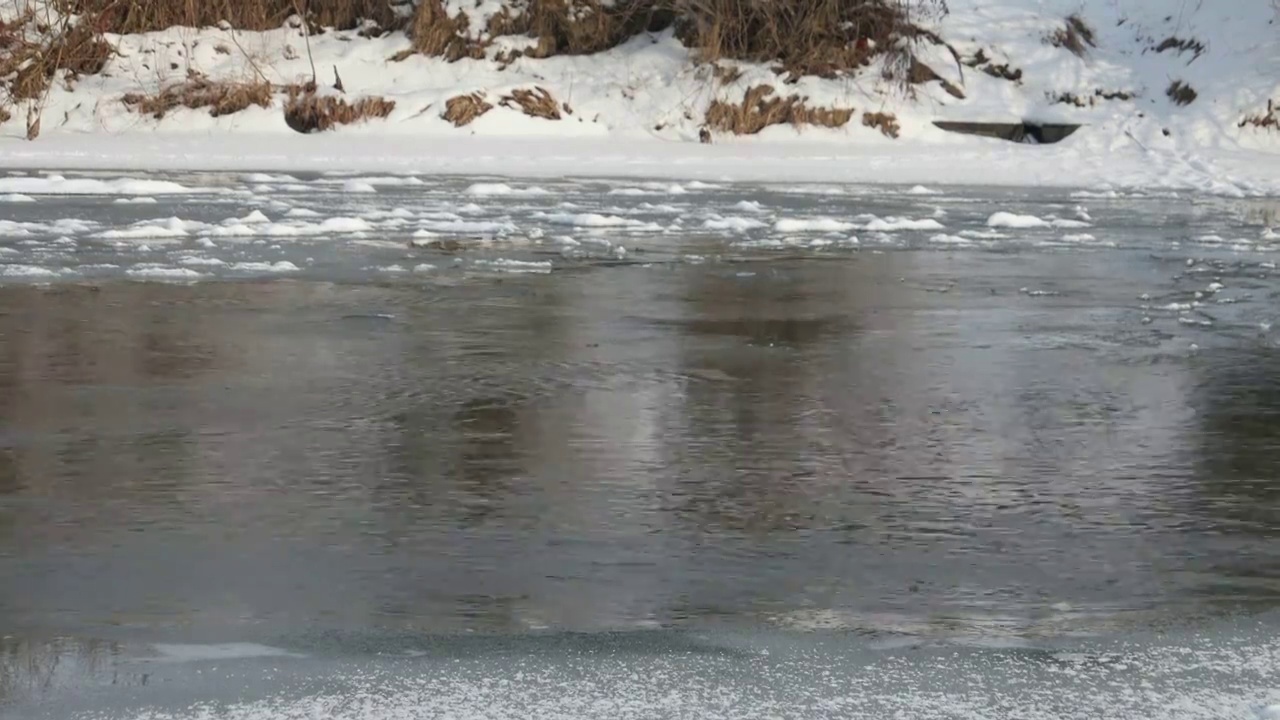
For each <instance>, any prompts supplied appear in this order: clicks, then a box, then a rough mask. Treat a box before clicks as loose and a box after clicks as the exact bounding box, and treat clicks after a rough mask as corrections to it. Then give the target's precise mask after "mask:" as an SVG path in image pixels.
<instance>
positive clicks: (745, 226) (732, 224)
mask: <svg viewBox="0 0 1280 720" xmlns="http://www.w3.org/2000/svg"><path fill="white" fill-rule="evenodd" d="M702 226H703V227H704V228H706V229H708V230H727V231H730V232H739V233H741V232H747V231H749V230H756V229H758V228H763V227H768V226H769V224H768V223H765V222H761V221H760V220H757V219H755V218H744V217H727V218H726V217H719V216H716V217H713V218H709V219H707V220H706V221H705V222H703V223H702Z"/></svg>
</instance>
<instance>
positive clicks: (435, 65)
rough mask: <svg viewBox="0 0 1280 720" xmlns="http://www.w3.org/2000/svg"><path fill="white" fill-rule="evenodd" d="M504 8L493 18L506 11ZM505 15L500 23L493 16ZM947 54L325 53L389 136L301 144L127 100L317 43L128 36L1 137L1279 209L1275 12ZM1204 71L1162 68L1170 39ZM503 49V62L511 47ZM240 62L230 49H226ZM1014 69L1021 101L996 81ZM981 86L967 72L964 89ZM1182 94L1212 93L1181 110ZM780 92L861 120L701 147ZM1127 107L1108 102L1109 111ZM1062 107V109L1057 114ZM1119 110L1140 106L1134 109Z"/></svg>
mask: <svg viewBox="0 0 1280 720" xmlns="http://www.w3.org/2000/svg"><path fill="white" fill-rule="evenodd" d="M489 5H493V4H492V3H490V4H489ZM486 7H488V5H486ZM950 10H951V11H950V14H949V15H947V16H946V17H945V18H942V19H941V20H938V21H937V30H938V32H939V34H940V35H941V36H942V37H943V38H944V39H945V40H946V41H947V42H949V43H950V44H951V45H952V46H953V47H954V48H955V49H956V50H957V51H958V52H959V53H960V55H961V57H962V58H964V59H965V60H966V61H969V60H972V59H973V58H975V57H976V56H977V54H978V53H979V51H981V53H982V55H983V56H984V57H985V58H987V59H988V62H987V63H983V64H979V65H977V66H976V67H968V66H961V65H957V63H956V62H955V59H954V58H953V57H952V56H951V55H950V53H949V51H948V50H946V49H944V48H941V47H929V46H927V45H926V46H925V47H923V48H922V49H921V53H922V54H921V58H922V60H924V61H925V62H926V63H927V64H928V65H929V66H930V67H932V68H933V69H934V70H935V71H936V72H937V73H938V74H939V75H940V76H942V77H943V78H946V79H947V80H949V81H950V82H952V83H954V84H955V85H956V86H958V87H959V88H961V89H962V91H963V93H964V95H965V97H964V98H963V99H957V98H954V97H952V96H951V95H950V94H948V93H947V92H945V91H944V90H943V88H942V87H941V85H940V84H939V83H936V82H934V83H929V84H927V85H921V86H916V87H915V88H914V92H913V93H904V92H903V91H902V90H901V88H899V87H898V86H897V85H896V84H895V83H892V82H888V81H885V80H883V79H881V78H880V73H879V72H878V69H877V68H874V67H873V68H869V69H868V70H867V71H866V72H865V73H863V74H862V75H861V76H860V77H857V78H852V79H842V80H823V79H819V78H814V77H806V78H803V79H800V80H799V81H798V82H796V83H795V84H785V83H783V82H782V81H781V79H780V78H779V77H778V76H777V75H775V73H774V72H773V71H772V70H770V69H769V68H768V67H764V66H753V65H740V66H739V69H740V70H741V71H742V74H741V76H740V77H738V78H737V79H736V80H734V81H733V82H730V83H728V84H725V83H722V82H721V81H719V80H717V79H715V78H714V77H713V76H712V73H711V69H710V68H709V67H707V66H699V65H698V64H697V63H695V62H693V60H692V58H691V55H690V53H689V51H688V50H687V49H686V48H684V47H683V46H682V45H681V44H680V43H679V41H677V40H676V39H675V38H674V37H673V36H672V35H671V33H669V32H667V33H660V34H656V35H651V36H649V35H646V36H641V37H637V38H635V39H633V40H631V41H630V42H628V43H626V44H624V45H623V46H621V47H618V48H616V49H614V50H611V51H608V52H605V53H601V54H597V55H592V56H577V57H553V58H548V59H540V60H539V59H528V58H521V59H519V60H516V61H515V62H514V63H512V64H511V65H509V66H507V67H502V66H501V65H500V64H499V63H497V62H494V61H493V60H491V59H484V60H469V59H467V60H461V61H458V62H455V63H448V62H445V61H444V60H441V59H438V58H431V57H424V56H421V55H412V56H409V57H408V58H407V59H404V60H402V61H400V62H392V61H390V58H391V57H392V56H394V55H396V54H397V53H400V52H402V51H405V50H407V49H408V48H409V40H408V39H407V38H406V37H405V36H404V34H403V33H395V34H392V35H389V36H387V37H384V38H380V39H368V38H362V37H358V36H357V35H356V34H355V33H339V32H329V33H326V34H324V35H320V36H316V37H312V38H311V40H310V43H311V49H312V55H313V57H314V60H315V64H316V66H317V68H319V79H320V81H321V84H322V85H323V86H325V87H326V92H333V91H332V90H330V89H327V84H328V83H329V82H331V79H332V77H333V72H334V68H337V70H338V71H339V72H340V73H341V77H342V81H343V84H344V86H345V89H346V93H347V95H348V96H352V97H355V96H363V95H376V96H383V97H386V98H388V99H391V100H394V101H395V103H396V107H395V109H394V110H393V111H392V113H391V115H390V116H389V117H388V118H386V119H385V120H376V121H372V122H369V123H366V124H362V125H358V126H352V127H346V128H342V129H339V130H337V131H334V132H330V133H323V134H318V135H311V136H303V135H298V134H296V133H294V132H293V131H292V130H290V129H289V128H288V127H287V126H286V124H285V122H284V119H283V113H282V111H281V98H277V100H276V102H275V103H274V105H273V106H272V107H270V108H258V107H250V108H249V109H247V110H244V111H241V112H239V113H235V114H231V115H227V116H223V117H218V118H213V117H211V116H210V115H209V114H208V112H207V110H203V109H195V110H190V109H182V108H180V109H177V110H174V111H172V112H170V113H169V114H167V115H166V116H165V117H164V118H163V119H161V120H155V119H153V118H151V117H149V116H141V115H138V114H136V113H134V112H132V111H130V110H129V109H127V108H126V107H125V106H124V105H123V103H121V101H120V98H121V97H122V96H123V95H124V94H125V93H128V92H138V91H143V92H147V91H152V92H153V91H155V90H157V89H158V88H161V87H165V86H168V85H171V84H173V83H177V82H180V81H182V79H183V78H185V77H186V76H187V73H188V71H198V72H200V73H202V74H204V75H206V76H208V77H209V78H212V79H215V80H239V81H249V80H253V79H254V78H255V77H257V75H258V73H261V74H262V75H265V76H266V77H267V78H268V79H269V80H271V81H272V82H273V83H280V84H284V83H293V82H298V81H305V80H306V79H308V78H309V77H310V72H311V70H310V67H311V65H310V59H309V58H308V56H307V53H306V50H305V44H304V43H305V38H303V37H302V35H301V34H300V31H299V30H296V29H292V28H289V27H284V28H281V29H279V30H276V31H271V32H266V33H249V32H240V31H230V30H223V29H217V28H208V29H203V30H196V29H190V28H185V29H184V28H174V29H170V30H168V31H165V32H159V33H151V34H147V35H141V36H124V37H119V36H112V37H110V40H111V42H112V43H113V44H115V45H116V46H117V48H118V50H119V54H118V56H117V57H114V58H113V59H112V60H111V61H110V62H109V64H108V66H107V69H106V71H105V72H104V73H102V74H101V75H99V76H93V77H85V78H81V79H80V80H79V81H78V82H76V83H74V84H73V86H72V87H71V88H70V89H68V88H67V87H64V84H63V83H55V86H54V89H53V90H52V92H51V94H50V96H49V98H48V101H47V105H46V110H45V113H44V120H43V122H42V133H41V135H40V137H39V138H38V139H36V140H35V141H33V142H27V141H25V140H23V139H21V138H22V137H23V136H24V135H25V132H26V127H25V115H24V113H23V112H21V111H19V112H15V113H13V115H14V118H13V119H12V120H10V121H9V122H7V123H5V124H4V125H3V126H0V135H2V136H3V137H2V138H0V148H2V149H0V166H3V167H8V168H41V169H54V168H63V169H66V168H136V169H144V168H145V169H195V168H204V169H223V170H261V171H268V170H275V171H289V172H297V171H307V170H315V171H325V170H361V171H374V172H376V171H388V172H389V171H404V172H418V173H428V174H430V173H448V172H452V173H458V172H471V173H489V174H501V175H506V176H523V177H534V176H537V177H555V176H563V175H568V174H573V175H577V176H585V175H594V176H618V177H654V178H656V177H662V178H672V179H678V180H693V179H700V180H717V181H784V182H792V181H809V182H859V183H906V184H913V183H929V184H935V185H940V184H999V185H1019V186H1025V185H1040V186H1049V185H1052V186H1078V187H1088V188H1095V189H1103V190H1105V189H1106V188H1108V187H1119V188H1133V187H1147V188H1152V187H1162V188H1176V189H1189V190H1196V191H1202V192H1208V193H1215V194H1225V195H1236V196H1239V195H1265V194H1280V130H1277V129H1274V128H1273V129H1265V128H1256V127H1254V126H1252V125H1248V124H1246V125H1245V126H1243V127H1241V121H1242V120H1243V119H1244V118H1245V117H1247V116H1250V115H1257V114H1260V113H1264V112H1265V111H1266V109H1267V104H1268V100H1276V101H1278V102H1280V24H1278V22H1280V21H1277V10H1276V9H1275V7H1274V6H1273V4H1272V3H1271V2H1270V0H1238V1H1233V2H1214V3H1210V2H1189V1H1188V0H1142V1H1141V2H1138V1H1135V0H951V2H950ZM1073 13H1074V14H1077V15H1079V16H1080V17H1081V18H1082V19H1083V20H1084V21H1085V22H1086V23H1087V24H1088V25H1089V27H1090V28H1092V29H1093V31H1094V32H1095V35H1096V38H1095V46H1093V47H1087V48H1086V49H1085V52H1084V53H1083V54H1082V56H1077V55H1075V54H1072V53H1071V52H1070V51H1068V50H1067V49H1065V48H1061V47H1056V46H1054V45H1053V44H1052V43H1049V42H1047V41H1046V37H1047V36H1049V35H1051V34H1052V33H1054V32H1055V31H1057V30H1059V29H1061V28H1063V27H1064V24H1065V22H1066V21H1065V18H1066V17H1068V16H1069V15H1071V14H1073ZM1170 39H1174V40H1178V41H1186V43H1184V45H1188V44H1190V43H1197V45H1196V46H1195V47H1196V49H1189V50H1180V49H1178V48H1172V49H1165V50H1163V51H1157V48H1159V47H1161V45H1162V44H1165V41H1166V40H1170ZM511 44H512V43H510V42H501V43H497V44H495V46H494V48H492V49H491V51H490V54H491V55H492V54H494V53H496V52H498V51H500V50H503V49H510V48H509V47H508V46H510V45H511ZM228 50H229V51H228ZM1002 65H1007V66H1008V72H1007V73H1006V74H1012V73H1014V72H1015V71H1021V77H1020V79H1019V80H1017V81H1014V80H1009V79H1005V78H1004V77H995V76H993V75H991V74H988V73H987V72H984V68H990V67H994V66H1002ZM962 71H963V72H962ZM1174 81H1181V82H1183V83H1185V84H1187V85H1189V86H1190V87H1192V88H1194V90H1195V91H1196V92H1197V93H1198V97H1197V99H1196V100H1195V101H1194V102H1193V103H1191V104H1190V105H1186V106H1180V105H1178V104H1176V103H1175V102H1174V101H1173V100H1172V99H1171V98H1170V97H1168V96H1167V89H1168V88H1169V87H1170V85H1171V84H1172V83H1173V82H1174ZM765 83H767V84H771V85H773V86H775V87H777V88H778V92H779V93H780V94H797V95H801V96H804V97H806V98H808V101H807V102H808V104H809V105H810V106H826V107H842V108H853V109H854V111H855V114H854V119H853V121H852V122H850V123H849V124H848V125H847V126H845V127H843V128H840V129H824V128H814V127H806V128H802V129H799V130H797V129H795V128H792V127H790V126H774V127H771V128H767V129H766V130H764V131H763V132H761V133H760V134H759V135H756V136H750V137H732V136H725V135H717V136H716V137H715V142H714V143H712V144H710V145H704V144H700V143H699V141H698V136H699V131H700V130H701V128H702V126H703V124H704V116H705V113H706V110H707V107H708V106H709V105H710V103H711V102H712V101H714V100H717V99H719V100H725V101H740V100H741V98H742V96H743V93H744V92H745V90H746V89H747V88H749V87H752V86H755V85H759V84H765ZM533 87H541V88H545V89H546V90H547V91H548V92H550V93H551V95H552V96H553V97H554V98H555V99H556V101H557V102H558V103H560V105H561V107H562V108H564V111H563V113H562V117H561V119H559V120H547V119H541V118H533V117H529V116H526V115H524V114H522V113H521V112H520V110H519V109H513V108H511V107H505V106H503V105H502V104H501V99H502V98H503V97H505V96H507V95H509V94H510V92H511V91H512V90H515V89H519V88H533ZM473 92H474V93H481V94H482V95H483V96H484V97H485V98H486V99H487V100H488V101H489V102H490V103H492V104H493V105H494V108H493V109H492V110H491V111H489V112H488V113H486V114H485V115H483V116H481V117H479V118H478V119H476V120H475V121H474V122H472V123H470V124H468V125H465V126H463V127H460V128H459V127H454V125H453V124H451V123H449V122H447V121H446V120H444V119H442V118H441V111H442V110H443V107H444V104H445V102H446V101H447V100H448V99H449V98H451V97H455V96H458V95H462V94H467V93H473ZM1106 97H1112V98H1114V99H1105V98H1106ZM1064 98H1065V99H1066V101H1065V102H1064V101H1063V99H1064ZM1122 98H1123V99H1122ZM864 112H889V113H894V114H895V115H896V116H897V118H898V122H899V124H900V126H901V135H900V137H899V138H898V139H891V138H888V137H886V136H884V135H882V134H881V133H880V131H879V130H877V129H875V128H871V127H866V126H864V125H863V123H862V122H861V117H862V113H864ZM936 120H965V121H995V122H1010V121H1012V122H1017V121H1022V120H1029V121H1035V122H1065V123H1080V124H1082V125H1083V127H1082V129H1081V130H1080V131H1079V132H1077V133H1075V134H1074V135H1073V136H1071V137H1069V138H1067V139H1066V140H1065V141H1063V142H1061V143H1058V144H1054V145H1044V146H1034V145H1026V144H1015V143H1010V142H1007V141H1003V140H996V139H984V138H977V137H972V136H962V135H955V134H951V133H946V132H944V131H942V130H939V129H938V128H936V127H935V126H933V124H932V123H933V122H934V121H936Z"/></svg>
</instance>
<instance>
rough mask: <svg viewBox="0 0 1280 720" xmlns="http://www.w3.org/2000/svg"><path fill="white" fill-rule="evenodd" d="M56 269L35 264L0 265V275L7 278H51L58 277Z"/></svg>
mask: <svg viewBox="0 0 1280 720" xmlns="http://www.w3.org/2000/svg"><path fill="white" fill-rule="evenodd" d="M59 274H60V273H59V272H58V271H57V270H51V269H49V268H46V267H39V266H37V265H0V276H2V277H9V278H51V277H58V275H59Z"/></svg>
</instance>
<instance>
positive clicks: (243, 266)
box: [231, 260, 299, 273]
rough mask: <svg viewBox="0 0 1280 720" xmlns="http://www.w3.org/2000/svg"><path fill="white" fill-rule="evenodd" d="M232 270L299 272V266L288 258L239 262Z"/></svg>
mask: <svg viewBox="0 0 1280 720" xmlns="http://www.w3.org/2000/svg"><path fill="white" fill-rule="evenodd" d="M231 269H232V270H239V271H241V272H268V273H288V272H298V269H299V268H298V266H297V265H294V264H293V263H291V262H289V261H288V260H279V261H277V262H273V263H271V262H238V263H235V264H234V265H232V266H231Z"/></svg>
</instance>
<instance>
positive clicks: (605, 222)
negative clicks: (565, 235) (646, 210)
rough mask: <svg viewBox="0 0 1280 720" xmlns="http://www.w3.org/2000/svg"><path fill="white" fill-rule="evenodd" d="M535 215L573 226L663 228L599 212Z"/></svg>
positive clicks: (552, 222) (633, 228) (553, 223)
mask: <svg viewBox="0 0 1280 720" xmlns="http://www.w3.org/2000/svg"><path fill="white" fill-rule="evenodd" d="M534 217H535V218H539V219H542V220H546V221H547V222H549V223H551V224H552V225H570V226H573V227H588V228H627V229H629V230H649V231H658V230H661V229H662V228H661V227H659V226H657V225H654V224H653V223H645V222H641V221H639V220H634V219H632V218H624V217H619V216H617V215H601V214H599V213H536V214H534Z"/></svg>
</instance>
